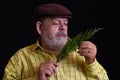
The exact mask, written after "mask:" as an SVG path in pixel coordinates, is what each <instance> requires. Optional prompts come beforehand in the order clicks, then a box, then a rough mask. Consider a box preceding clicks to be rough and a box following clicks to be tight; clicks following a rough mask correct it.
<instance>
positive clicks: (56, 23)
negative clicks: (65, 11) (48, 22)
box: [52, 22, 60, 25]
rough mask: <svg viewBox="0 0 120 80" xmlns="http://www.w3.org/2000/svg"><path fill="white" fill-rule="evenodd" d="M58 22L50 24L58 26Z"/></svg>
mask: <svg viewBox="0 0 120 80" xmlns="http://www.w3.org/2000/svg"><path fill="white" fill-rule="evenodd" d="M59 24H60V23H59V22H52V25H59Z"/></svg>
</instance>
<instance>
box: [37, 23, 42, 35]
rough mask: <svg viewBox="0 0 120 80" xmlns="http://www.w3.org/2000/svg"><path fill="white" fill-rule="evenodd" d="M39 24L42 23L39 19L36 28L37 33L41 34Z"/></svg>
mask: <svg viewBox="0 0 120 80" xmlns="http://www.w3.org/2000/svg"><path fill="white" fill-rule="evenodd" d="M41 25H42V23H41V22H40V21H37V22H36V30H37V32H38V34H39V35H41Z"/></svg>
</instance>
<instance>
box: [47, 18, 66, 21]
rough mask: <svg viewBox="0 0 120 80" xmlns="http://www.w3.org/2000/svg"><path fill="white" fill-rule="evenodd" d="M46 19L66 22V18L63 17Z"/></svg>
mask: <svg viewBox="0 0 120 80" xmlns="http://www.w3.org/2000/svg"><path fill="white" fill-rule="evenodd" d="M48 19H50V20H51V21H61V20H62V21H68V18H64V17H49V18H48Z"/></svg>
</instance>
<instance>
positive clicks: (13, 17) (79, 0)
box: [0, 0, 118, 80]
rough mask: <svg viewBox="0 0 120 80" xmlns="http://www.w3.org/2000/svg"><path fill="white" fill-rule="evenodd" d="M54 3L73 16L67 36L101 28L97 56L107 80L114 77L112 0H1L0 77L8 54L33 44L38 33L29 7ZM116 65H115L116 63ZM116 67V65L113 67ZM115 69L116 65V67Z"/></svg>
mask: <svg viewBox="0 0 120 80" xmlns="http://www.w3.org/2000/svg"><path fill="white" fill-rule="evenodd" d="M38 2H40V3H41V4H42V3H48V2H55V3H60V4H62V5H64V6H66V7H67V8H69V9H70V10H71V11H72V13H73V18H72V19H71V20H70V23H69V32H68V33H69V36H70V37H74V36H75V35H76V34H78V33H79V32H81V31H86V30H88V29H91V28H97V27H102V28H104V29H103V30H102V31H100V32H98V33H96V35H95V36H94V38H93V39H91V41H93V42H94V43H95V44H96V45H97V47H98V54H97V59H98V61H99V62H100V63H101V64H102V65H103V67H104V68H105V69H106V70H107V72H108V76H109V78H110V80H115V78H117V77H115V76H116V74H114V72H115V69H114V68H113V67H114V65H115V64H116V63H114V60H115V57H117V56H115V55H113V54H114V53H115V52H113V49H114V48H115V47H114V46H113V40H114V38H113V33H114V32H115V31H114V29H113V28H112V27H113V26H112V25H113V21H112V17H113V15H112V5H111V4H112V2H110V1H105V0H33V1H31V0H30V1H26V0H23V1H22V0H7V1H6V0H4V1H3V2H1V11H0V14H1V27H0V35H1V36H0V44H1V45H0V64H1V65H0V69H1V70H0V72H1V74H0V77H1V78H2V76H3V71H4V68H5V66H6V64H7V62H8V60H9V59H10V57H11V56H12V55H13V54H14V53H15V52H16V51H17V50H18V49H20V48H22V47H24V46H27V45H29V44H31V43H34V42H35V41H36V40H37V37H38V34H37V32H36V29H35V26H34V23H33V22H34V20H33V19H32V9H33V7H34V6H35V5H37V3H38ZM116 66H118V65H116ZM116 66H115V67H116ZM116 68H117V67H116Z"/></svg>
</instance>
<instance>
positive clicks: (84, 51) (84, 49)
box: [78, 41, 97, 64]
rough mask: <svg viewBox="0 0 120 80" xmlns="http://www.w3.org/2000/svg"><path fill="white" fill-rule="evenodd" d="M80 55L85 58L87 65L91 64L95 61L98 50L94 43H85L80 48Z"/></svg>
mask: <svg viewBox="0 0 120 80" xmlns="http://www.w3.org/2000/svg"><path fill="white" fill-rule="evenodd" d="M78 53H80V55H82V56H84V57H85V60H86V63H88V64H91V63H93V62H94V60H95V57H96V54H97V48H96V46H95V44H93V43H92V42H90V41H83V42H82V43H81V45H80V46H79V48H78Z"/></svg>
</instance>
